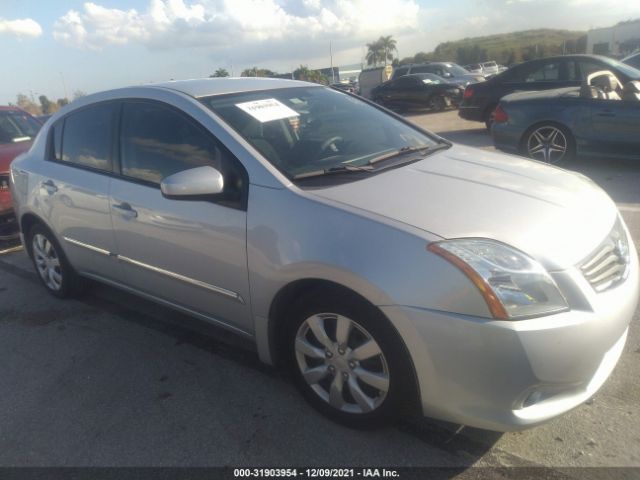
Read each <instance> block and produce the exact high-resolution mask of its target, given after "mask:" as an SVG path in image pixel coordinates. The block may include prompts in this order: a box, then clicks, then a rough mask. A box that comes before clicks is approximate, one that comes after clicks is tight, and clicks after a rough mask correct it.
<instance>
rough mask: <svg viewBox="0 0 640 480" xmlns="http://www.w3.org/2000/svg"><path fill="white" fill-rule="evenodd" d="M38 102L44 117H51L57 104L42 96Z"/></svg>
mask: <svg viewBox="0 0 640 480" xmlns="http://www.w3.org/2000/svg"><path fill="white" fill-rule="evenodd" d="M38 100H39V101H40V110H42V113H43V115H50V114H52V113H53V112H54V110H55V104H54V103H52V102H51V100H49V99H48V98H47V96H46V95H40V96H39V97H38Z"/></svg>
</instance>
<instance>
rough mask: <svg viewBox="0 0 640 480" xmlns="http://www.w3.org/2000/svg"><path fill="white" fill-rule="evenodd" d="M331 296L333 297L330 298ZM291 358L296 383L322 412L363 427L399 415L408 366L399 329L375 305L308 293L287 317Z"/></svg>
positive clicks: (406, 387)
mask: <svg viewBox="0 0 640 480" xmlns="http://www.w3.org/2000/svg"><path fill="white" fill-rule="evenodd" d="M329 299H331V300H329ZM289 327H290V328H289V334H288V340H287V341H288V346H289V359H290V365H291V368H292V373H293V375H294V379H295V381H296V384H297V386H298V387H299V389H300V390H301V392H302V394H303V395H304V396H305V398H306V399H307V400H308V401H309V402H310V403H311V404H312V405H313V406H314V407H315V408H316V409H317V410H319V411H320V412H321V413H323V414H324V415H326V416H328V417H329V418H331V419H332V420H335V421H338V422H340V423H342V424H345V425H348V426H352V427H358V428H366V427H373V426H377V425H380V424H382V423H385V422H387V421H389V420H390V419H392V418H394V417H395V416H397V415H398V414H399V413H401V411H402V410H403V404H404V403H405V402H406V401H407V400H408V399H410V398H412V397H414V396H415V395H413V394H411V393H410V390H409V386H410V385H411V382H410V380H409V379H410V378H412V367H411V364H410V362H409V361H408V359H407V355H406V354H405V352H404V347H403V344H402V343H401V341H400V339H399V337H398V335H397V333H396V332H395V330H394V329H393V328H392V327H391V326H390V324H389V323H388V321H387V320H386V319H385V318H384V317H383V316H382V314H381V313H380V312H378V311H377V310H376V309H375V308H374V307H371V306H366V305H362V302H357V301H354V302H352V301H350V300H348V299H344V300H343V301H336V296H334V295H327V296H326V300H325V299H323V298H320V297H308V298H307V299H306V300H304V301H303V302H302V303H300V304H299V307H298V308H297V309H296V312H295V313H294V315H293V316H292V318H291V321H290V325H289Z"/></svg>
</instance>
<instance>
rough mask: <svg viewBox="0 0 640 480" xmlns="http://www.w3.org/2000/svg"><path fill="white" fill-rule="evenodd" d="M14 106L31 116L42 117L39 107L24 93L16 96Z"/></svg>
mask: <svg viewBox="0 0 640 480" xmlns="http://www.w3.org/2000/svg"><path fill="white" fill-rule="evenodd" d="M16 105H18V107H20V108H21V109H23V110H25V111H27V112H29V113H30V114H31V115H42V110H40V107H39V106H38V105H36V104H35V103H34V102H32V101H31V100H30V99H29V97H28V96H27V95H25V94H24V93H19V94H18V95H17V96H16Z"/></svg>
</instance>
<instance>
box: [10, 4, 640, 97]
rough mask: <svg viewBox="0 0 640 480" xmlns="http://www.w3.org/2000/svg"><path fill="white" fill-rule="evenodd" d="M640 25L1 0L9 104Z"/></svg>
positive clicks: (544, 12)
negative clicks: (379, 48)
mask: <svg viewBox="0 0 640 480" xmlns="http://www.w3.org/2000/svg"><path fill="white" fill-rule="evenodd" d="M638 17H640V0H605V1H603V0H379V1H378V0H94V1H91V2H86V1H78V0H64V1H62V0H0V59H1V60H0V61H1V62H2V63H1V65H2V71H3V75H2V80H0V104H6V103H8V102H14V103H15V101H16V95H17V94H18V93H24V94H26V95H29V96H33V97H34V98H35V99H37V97H38V96H40V95H46V96H47V97H48V98H49V99H51V100H56V99H58V98H62V97H64V96H67V97H69V98H71V97H72V95H73V92H74V91H77V90H81V91H83V92H86V93H92V92H96V91H100V90H106V89H110V88H116V87H121V86H127V85H139V84H142V83H149V82H158V81H166V80H170V79H176V80H177V79H186V78H200V77H207V76H209V75H210V74H212V73H213V72H214V71H215V70H216V69H217V68H225V69H227V70H228V71H229V72H230V73H232V74H233V75H236V76H239V75H240V72H241V71H242V70H243V69H245V68H250V67H252V66H258V67H260V68H269V69H271V70H274V71H277V72H281V73H285V72H290V71H291V70H293V69H295V68H297V67H298V66H299V65H301V64H304V65H308V66H309V67H310V68H323V67H328V66H329V64H330V57H329V45H330V44H331V51H332V52H333V64H334V65H346V64H353V63H360V62H361V61H362V59H363V57H364V54H365V51H366V50H365V44H366V43H367V42H372V41H374V40H375V39H377V38H378V37H379V36H380V35H393V37H394V38H395V39H396V40H397V42H398V53H399V56H400V57H406V56H410V55H413V54H415V53H416V52H418V51H426V52H428V51H431V50H433V49H434V48H435V47H436V45H437V44H438V43H440V42H443V41H450V40H457V39H461V38H464V37H472V36H479V35H490V34H494V33H504V32H511V31H518V30H526V29H531V28H560V29H568V30H588V29H590V28H599V27H606V26H610V25H613V24H615V23H617V22H619V21H622V20H628V19H632V18H638Z"/></svg>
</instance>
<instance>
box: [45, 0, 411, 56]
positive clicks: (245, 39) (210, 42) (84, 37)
mask: <svg viewBox="0 0 640 480" xmlns="http://www.w3.org/2000/svg"><path fill="white" fill-rule="evenodd" d="M286 3H289V4H290V5H286ZM293 3H295V5H293ZM418 11H419V7H418V5H417V3H416V2H415V0H386V1H385V0H380V1H372V0H297V2H285V4H283V2H281V1H278V0H200V2H199V3H196V2H185V1H184V0H150V1H149V3H148V5H147V7H146V9H145V10H144V11H137V10H135V9H131V10H119V9H115V8H106V7H103V6H100V5H98V4H95V3H85V4H84V5H83V7H82V9H81V10H80V11H76V10H69V11H68V12H67V13H66V14H65V15H64V16H62V17H60V18H59V19H58V20H57V21H56V22H55V25H54V32H53V36H54V38H55V39H56V40H58V41H60V42H62V43H64V44H65V45H68V46H72V47H77V48H89V49H102V48H104V47H106V46H109V45H123V44H128V43H136V44H142V45H145V46H148V47H150V48H154V49H158V48H162V49H167V48H173V47H180V46H207V47H209V48H211V49H214V50H215V49H221V48H229V47H234V48H235V47H239V46H248V45H251V44H256V43H260V42H269V43H271V44H273V43H278V42H281V43H289V44H290V43H292V42H300V41H302V42H304V41H308V40H313V39H315V38H318V37H320V36H324V37H327V36H328V37H330V38H333V39H347V38H352V39H353V41H354V44H355V43H356V42H357V43H361V40H362V39H363V38H365V36H366V35H368V36H372V35H373V36H374V37H377V36H378V35H381V34H383V33H394V32H397V31H399V30H403V31H406V30H408V29H413V28H415V27H416V26H417V16H418ZM294 12H295V13H294ZM367 38H368V37H367Z"/></svg>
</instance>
